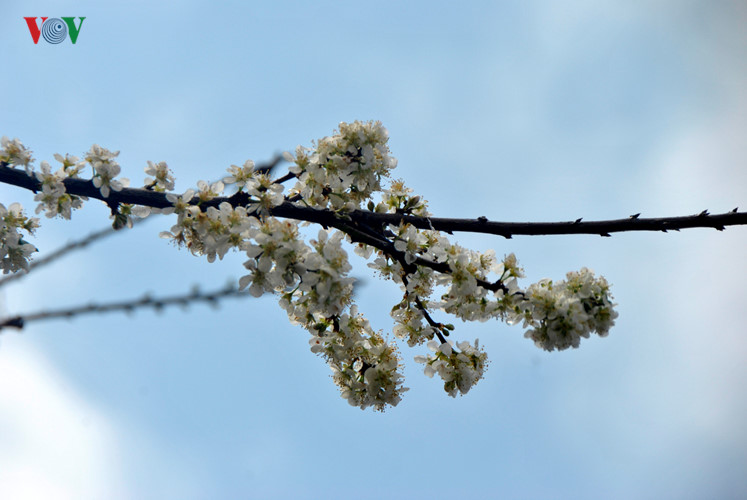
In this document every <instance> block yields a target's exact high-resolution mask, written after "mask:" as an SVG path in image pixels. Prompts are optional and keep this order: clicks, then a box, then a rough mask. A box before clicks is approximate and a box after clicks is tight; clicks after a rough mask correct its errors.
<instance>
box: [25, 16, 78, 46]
mask: <svg viewBox="0 0 747 500" xmlns="http://www.w3.org/2000/svg"><path fill="white" fill-rule="evenodd" d="M24 19H25V20H26V24H28V26H29V33H31V39H32V40H33V41H34V44H36V43H39V35H41V36H42V37H43V38H44V40H46V41H47V43H52V44H58V43H62V42H63V41H64V40H65V38H67V36H68V35H70V41H71V42H73V44H75V42H77V41H78V35H79V34H80V28H81V27H83V19H85V17H79V18H78V19H80V22H79V23H78V27H77V28H76V27H75V18H74V17H62V18H58V17H42V18H41V25H39V24H38V23H37V21H36V20H37V18H36V17H24Z"/></svg>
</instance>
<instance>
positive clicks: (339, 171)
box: [287, 122, 397, 210]
mask: <svg viewBox="0 0 747 500" xmlns="http://www.w3.org/2000/svg"><path fill="white" fill-rule="evenodd" d="M388 139H389V137H388V133H387V131H386V129H385V128H384V127H383V126H382V125H381V122H368V123H363V122H354V123H341V124H340V131H339V133H338V134H335V135H333V136H331V137H324V138H323V139H319V141H318V142H317V143H316V147H315V148H314V149H312V150H309V149H307V148H304V147H302V146H299V147H298V148H297V149H296V156H295V157H292V156H288V157H287V158H289V159H291V160H292V161H293V162H294V163H295V165H293V166H292V167H290V169H289V170H290V171H291V172H292V173H294V174H295V175H296V177H297V178H298V182H297V183H296V186H295V187H294V188H293V189H292V190H291V193H296V194H298V196H299V197H300V199H302V200H303V201H304V202H306V203H307V204H308V205H309V206H313V207H320V208H327V207H331V208H333V209H335V210H340V209H345V210H351V209H354V208H360V204H361V203H362V202H364V201H367V200H368V199H369V197H370V196H371V194H372V193H374V192H376V191H380V190H381V180H382V178H383V177H387V176H388V175H389V172H390V171H391V170H392V169H393V168H394V167H396V166H397V160H396V159H395V158H393V157H391V156H389V147H388V146H387V141H388Z"/></svg>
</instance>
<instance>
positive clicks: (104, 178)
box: [86, 144, 130, 198]
mask: <svg viewBox="0 0 747 500" xmlns="http://www.w3.org/2000/svg"><path fill="white" fill-rule="evenodd" d="M117 156H119V151H114V152H112V151H109V150H108V149H106V148H102V147H101V146H99V145H98V144H94V145H93V146H91V149H90V150H89V151H88V153H86V161H87V162H88V163H89V164H90V165H91V166H92V167H93V172H94V174H93V185H94V186H96V187H97V188H99V190H100V191H101V195H102V196H103V197H104V198H108V197H109V192H110V191H121V190H122V188H124V187H127V186H128V185H129V184H130V181H129V180H128V179H124V178H122V179H119V180H115V179H114V178H115V177H116V176H118V175H119V173H120V172H121V170H122V169H121V168H120V166H119V163H117V162H116V160H115V159H114V158H116V157H117Z"/></svg>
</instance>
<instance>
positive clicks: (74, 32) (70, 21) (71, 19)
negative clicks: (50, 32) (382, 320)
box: [62, 17, 85, 45]
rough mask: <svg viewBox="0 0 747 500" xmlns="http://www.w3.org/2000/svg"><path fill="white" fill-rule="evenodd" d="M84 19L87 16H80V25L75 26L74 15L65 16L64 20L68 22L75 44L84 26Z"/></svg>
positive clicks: (72, 40)
mask: <svg viewBox="0 0 747 500" xmlns="http://www.w3.org/2000/svg"><path fill="white" fill-rule="evenodd" d="M83 19H85V17H81V18H80V24H79V25H78V27H77V28H76V27H75V18H74V17H63V18H62V20H63V21H65V24H67V29H68V30H69V33H70V41H71V42H73V45H74V44H75V42H77V41H78V35H79V34H80V29H81V28H82V27H83Z"/></svg>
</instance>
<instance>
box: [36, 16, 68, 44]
mask: <svg viewBox="0 0 747 500" xmlns="http://www.w3.org/2000/svg"><path fill="white" fill-rule="evenodd" d="M41 32H42V36H43V37H44V39H45V40H46V41H47V42H49V43H61V42H62V41H63V40H64V39H65V38H67V25H66V24H65V23H64V22H63V21H62V19H58V18H56V17H53V18H51V19H47V20H46V21H44V24H43V25H42V28H41Z"/></svg>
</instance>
